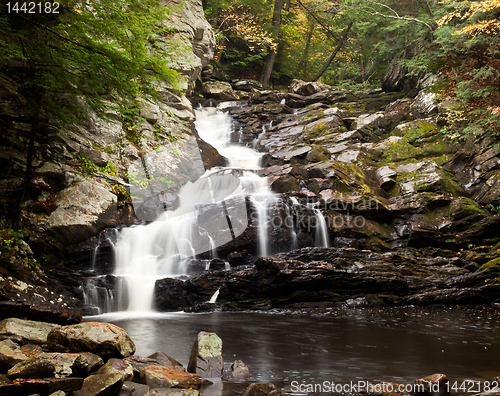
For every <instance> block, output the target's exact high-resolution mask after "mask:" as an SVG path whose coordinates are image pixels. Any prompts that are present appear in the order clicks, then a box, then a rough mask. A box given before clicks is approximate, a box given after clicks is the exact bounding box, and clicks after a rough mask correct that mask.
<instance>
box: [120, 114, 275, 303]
mask: <svg viewBox="0 0 500 396" xmlns="http://www.w3.org/2000/svg"><path fill="white" fill-rule="evenodd" d="M195 113H196V121H195V126H196V129H197V131H198V135H199V136H200V138H201V139H203V140H204V141H206V142H207V143H209V144H210V145H211V146H213V147H214V148H215V149H216V150H217V151H218V152H219V153H220V154H221V155H222V156H224V157H226V159H227V161H228V166H227V167H223V168H221V167H216V168H212V169H210V170H208V171H206V172H205V174H204V175H202V177H200V178H199V179H198V180H197V181H195V182H194V183H191V182H188V183H187V184H185V185H184V186H182V187H181V189H180V190H179V191H178V197H179V202H180V205H179V206H178V207H177V208H176V209H175V210H172V211H165V212H164V213H162V214H161V215H160V216H159V217H158V218H157V219H156V220H155V221H153V222H152V223H150V224H147V225H137V226H133V227H130V228H124V229H123V230H122V231H121V232H120V234H119V238H118V242H117V243H116V246H115V259H116V268H115V272H114V275H115V276H116V277H118V278H119V279H120V280H121V282H120V284H121V286H120V287H119V288H118V296H117V297H118V300H119V301H120V302H122V303H123V302H124V303H123V304H124V305H126V306H123V307H120V309H123V310H128V311H138V312H144V311H146V312H147V311H151V310H153V303H152V301H153V296H154V288H155V283H156V281H157V280H158V279H162V278H166V277H181V276H183V275H184V276H185V275H186V274H187V265H188V263H189V261H190V260H191V259H192V258H194V257H195V256H196V255H197V254H198V253H203V252H211V255H212V258H214V257H215V256H216V255H217V250H216V248H217V246H222V245H223V244H225V243H227V242H229V241H230V240H231V239H233V238H235V237H236V236H238V235H240V234H241V233H242V232H243V231H244V230H245V229H246V227H247V223H245V222H247V221H248V215H247V213H246V203H245V196H250V201H251V202H252V204H253V205H254V207H255V211H256V214H257V222H258V246H259V254H260V255H267V254H269V247H268V245H269V244H268V229H267V227H268V226H267V224H268V219H267V217H268V211H267V207H268V206H269V205H270V204H271V202H273V201H274V200H275V197H274V195H273V193H272V192H271V191H270V188H269V186H268V183H267V180H266V179H264V178H261V177H260V176H258V175H257V174H256V173H255V172H256V171H258V170H259V169H260V160H261V157H262V154H261V153H258V152H256V151H255V150H253V149H251V148H249V147H244V146H240V145H234V144H231V143H230V142H231V133H232V132H233V126H232V121H231V118H230V117H229V115H228V114H226V113H224V112H221V111H219V110H218V109H215V108H200V109H197V110H196V111H195ZM235 173H236V174H237V175H238V177H235V176H234V174H235ZM235 181H236V183H235ZM207 208H208V209H207ZM214 212H216V213H218V216H214V214H213V213H214ZM220 219H222V220H223V221H226V220H227V222H226V223H224V224H225V226H224V224H222V223H220V221H219V220H220ZM231 219H237V220H238V221H231ZM216 220H217V221H219V223H217V221H216ZM243 220H244V221H243ZM221 224H222V225H221ZM224 227H225V228H224ZM226 268H227V267H226ZM229 269H230V266H229ZM216 294H217V292H216ZM216 298H217V296H216V295H215V294H214V296H213V297H212V299H214V302H215V299H216ZM212 299H211V301H212Z"/></svg>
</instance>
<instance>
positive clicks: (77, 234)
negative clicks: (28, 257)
mask: <svg viewBox="0 0 500 396" xmlns="http://www.w3.org/2000/svg"><path fill="white" fill-rule="evenodd" d="M116 204H117V197H116V195H115V194H113V193H111V192H110V191H109V190H108V189H107V188H105V187H104V186H103V185H102V184H99V183H96V182H92V181H90V180H80V181H78V182H76V183H74V184H73V185H71V186H70V187H68V188H66V189H64V190H63V191H61V192H60V193H59V194H58V195H57V196H56V198H55V205H56V206H57V208H56V209H55V210H54V211H53V212H52V213H50V215H49V216H48V217H46V218H42V217H36V216H33V215H32V213H31V212H28V211H22V219H21V222H22V224H23V226H24V227H26V228H29V232H28V234H27V235H26V237H27V238H28V239H29V240H30V243H34V244H36V245H40V246H47V245H49V247H50V248H52V249H57V250H63V249H64V248H65V247H66V246H69V245H73V244H77V243H80V242H83V241H85V240H86V239H89V238H90V237H92V236H94V235H96V234H97V233H98V232H99V231H101V230H102V229H104V228H106V227H109V226H113V225H115V220H114V216H116V215H117V212H116V209H117V206H116Z"/></svg>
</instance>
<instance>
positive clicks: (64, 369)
mask: <svg viewBox="0 0 500 396" xmlns="http://www.w3.org/2000/svg"><path fill="white" fill-rule="evenodd" d="M95 363H96V359H94V358H93V357H92V356H91V354H87V353H71V354H70V353H57V352H55V353H54V352H53V353H44V354H40V355H39V356H36V357H33V358H31V359H28V360H25V361H23V362H20V363H18V364H16V365H15V366H13V367H12V368H11V369H10V370H9V371H8V372H7V374H8V376H9V377H10V378H49V377H52V378H65V377H70V376H73V377H76V376H84V375H86V374H89V371H91V370H92V369H95V368H96V364H95ZM99 363H100V365H102V363H103V361H102V360H100V361H99Z"/></svg>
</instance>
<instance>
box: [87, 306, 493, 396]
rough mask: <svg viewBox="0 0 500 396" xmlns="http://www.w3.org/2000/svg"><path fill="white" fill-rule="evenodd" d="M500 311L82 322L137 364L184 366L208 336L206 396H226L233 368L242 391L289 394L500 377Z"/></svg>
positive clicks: (171, 316) (438, 309) (121, 317)
mask: <svg viewBox="0 0 500 396" xmlns="http://www.w3.org/2000/svg"><path fill="white" fill-rule="evenodd" d="M499 308H500V307H499V306H497V305H490V306H464V307H457V306H453V307H449V306H447V307H445V306H433V307H400V308H384V309H341V310H335V311H331V312H329V313H327V314H323V315H311V314H296V313H223V312H213V313H205V314H187V313H168V314H158V315H150V316H142V317H127V314H126V313H116V314H111V315H106V316H99V317H93V318H88V320H96V319H97V320H102V321H108V322H111V323H114V324H116V325H118V326H120V327H122V328H124V329H125V330H127V331H128V332H129V333H130V335H131V337H132V339H133V340H134V342H135V343H136V346H137V354H138V355H141V356H147V355H149V354H151V353H153V352H156V351H158V350H160V351H163V352H165V353H167V354H169V355H170V356H172V357H174V358H176V359H177V360H179V361H180V362H181V363H183V364H184V365H185V366H186V365H187V363H188V359H189V354H190V351H191V347H192V344H193V341H194V340H195V338H196V335H197V333H198V332H200V331H209V332H215V333H217V334H218V335H219V337H220V338H221V339H222V341H223V357H224V361H225V366H226V373H225V377H224V378H225V379H224V381H223V384H219V388H217V389H215V388H216V387H215V388H214V390H213V392H212V394H221V393H224V394H231V393H232V391H233V390H234V389H237V388H238V386H239V387H240V388H241V386H243V385H244V384H242V383H239V382H238V381H234V380H232V379H231V376H230V374H229V371H230V370H229V366H230V365H231V363H232V362H233V361H234V360H236V359H241V360H243V361H244V362H245V363H246V364H247V365H248V366H249V368H250V370H251V372H252V378H250V379H249V382H250V381H258V382H263V381H270V382H273V383H275V384H276V385H278V386H281V387H284V388H286V389H288V390H294V389H295V390H297V389H298V386H297V384H314V383H321V382H324V381H334V382H335V383H349V382H351V381H354V382H357V381H372V382H383V381H392V382H398V383H403V384H407V383H412V382H413V380H414V379H416V378H420V377H422V376H425V375H429V374H433V373H444V374H446V375H447V376H448V377H449V378H450V379H453V380H458V381H461V380H463V379H464V378H475V379H482V380H488V379H490V378H492V377H493V376H495V375H500V317H499ZM292 384H294V385H295V387H294V388H293V389H292V388H291V387H292ZM222 387H223V389H224V390H223V391H222V390H221V389H222ZM302 389H304V388H302ZM209 393H210V392H209ZM296 393H297V392H296ZM299 393H300V392H299Z"/></svg>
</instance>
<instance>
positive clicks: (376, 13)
mask: <svg viewBox="0 0 500 396" xmlns="http://www.w3.org/2000/svg"><path fill="white" fill-rule="evenodd" d="M370 2H371V3H375V4H379V3H376V2H374V1H370ZM381 5H383V4H381ZM340 7H343V8H347V9H354V10H358V11H361V12H364V13H365V14H368V15H372V16H375V15H377V16H381V17H383V18H392V19H401V20H403V21H409V22H417V23H421V24H422V25H425V26H426V27H427V28H429V30H430V31H433V30H434V29H433V28H432V26H431V25H429V24H428V23H427V22H425V21H422V20H421V19H417V18H410V17H405V16H399V15H398V14H397V13H396V11H394V10H392V11H393V12H394V13H395V14H396V15H387V14H383V13H381V12H378V11H377V10H376V9H375V8H373V7H355V6H344V5H341V6H340ZM386 7H387V6H386ZM387 8H390V7H387ZM369 10H371V11H369Z"/></svg>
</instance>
